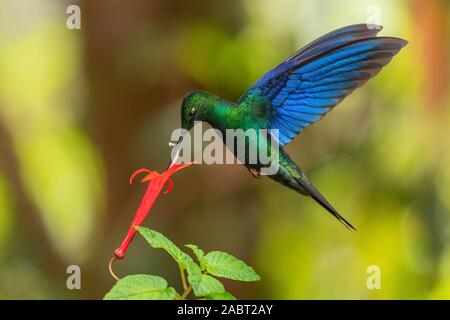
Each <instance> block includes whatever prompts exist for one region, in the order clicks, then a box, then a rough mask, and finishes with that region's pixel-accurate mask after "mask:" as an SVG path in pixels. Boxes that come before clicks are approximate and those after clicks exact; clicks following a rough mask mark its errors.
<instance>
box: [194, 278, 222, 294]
mask: <svg viewBox="0 0 450 320" xmlns="http://www.w3.org/2000/svg"><path fill="white" fill-rule="evenodd" d="M192 288H193V289H194V294H195V296H196V297H206V296H208V295H213V294H220V293H224V292H225V288H224V286H223V284H222V283H221V282H220V281H219V280H217V279H216V278H213V277H211V276H209V275H207V274H201V275H200V278H199V279H198V281H197V282H196V285H195V286H194V285H192Z"/></svg>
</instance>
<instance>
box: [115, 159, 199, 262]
mask: <svg viewBox="0 0 450 320" xmlns="http://www.w3.org/2000/svg"><path fill="white" fill-rule="evenodd" d="M192 164H193V163H188V164H172V165H171V166H170V167H169V168H168V169H167V170H166V171H164V172H163V173H161V174H159V173H158V172H156V171H150V170H148V169H139V170H137V171H136V172H134V173H133V174H132V175H131V177H130V184H131V183H133V179H134V178H135V177H136V176H137V175H139V174H141V173H143V172H146V173H148V174H147V175H146V176H145V177H144V178H143V179H142V180H141V182H142V183H144V182H148V186H147V190H146V191H145V194H144V197H143V198H142V200H141V203H140V205H139V207H138V209H137V210H136V214H135V215H134V218H133V221H132V222H131V226H130V228H129V229H128V233H127V235H126V237H125V239H124V240H123V241H122V243H121V244H120V246H119V247H118V248H117V249H116V250H115V251H114V256H115V257H116V259H123V258H124V257H125V253H126V251H127V249H128V246H129V245H130V243H131V241H132V240H133V237H134V235H135V234H136V229H135V226H140V225H142V223H143V222H144V219H145V217H146V216H147V215H148V213H149V212H150V209H151V208H152V206H153V204H154V203H155V201H156V199H158V196H159V194H160V193H161V190H162V189H163V187H164V185H165V184H166V183H167V182H168V186H167V189H166V191H165V192H164V193H168V192H170V190H172V181H171V180H170V176H171V175H172V174H174V173H175V172H176V171H178V170H181V169H183V168H185V167H188V166H190V165H192Z"/></svg>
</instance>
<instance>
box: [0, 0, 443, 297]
mask: <svg viewBox="0 0 450 320" xmlns="http://www.w3.org/2000/svg"><path fill="white" fill-rule="evenodd" d="M73 3H76V4H78V5H79V6H80V7H81V21H82V22H81V25H82V28H81V30H68V29H67V28H66V18H67V14H66V8H67V6H68V5H69V4H73ZM373 5H375V6H377V8H378V9H379V13H380V15H379V17H380V18H381V21H380V22H381V24H383V25H384V26H385V29H384V30H383V31H382V35H393V36H397V37H401V38H404V39H407V40H408V41H409V42H410V43H409V45H408V46H407V47H406V48H405V49H404V50H402V51H401V53H400V54H399V55H398V56H397V57H396V58H395V59H394V60H393V61H392V63H391V64H390V65H389V67H387V68H386V69H385V70H383V71H382V72H381V73H380V74H379V75H378V76H377V77H376V78H375V79H374V80H372V81H370V82H369V83H368V84H367V85H366V86H364V88H363V89H359V90H357V91H356V92H354V93H353V94H352V95H351V96H350V97H349V98H347V99H346V100H345V101H344V102H343V103H341V104H340V105H339V106H338V107H337V108H336V110H334V111H333V112H332V113H330V114H329V115H328V116H327V117H326V118H325V119H323V120H322V121H320V122H319V123H318V124H317V125H314V126H312V127H310V128H308V129H307V130H305V131H304V132H303V133H302V134H301V136H300V138H299V139H297V140H296V141H294V142H293V143H291V144H289V146H288V147H287V150H288V152H289V153H290V154H291V155H292V157H293V158H294V159H295V160H296V161H298V162H299V163H300V164H301V165H302V167H303V169H304V171H305V172H306V173H307V174H308V175H309V177H310V178H311V180H312V181H313V182H314V184H315V185H316V186H317V188H318V189H320V190H321V191H322V193H323V194H324V195H326V196H327V198H328V199H329V200H330V202H331V203H333V204H334V206H335V207H336V208H338V209H339V211H340V212H342V213H343V214H344V215H345V216H346V217H347V218H348V219H349V220H350V221H351V222H352V223H353V224H354V225H356V226H357V228H358V230H359V231H358V232H349V231H348V230H346V229H345V228H343V227H342V226H341V225H339V224H338V223H337V222H336V221H335V220H334V219H333V218H332V217H331V216H329V215H328V214H327V213H326V212H325V211H324V210H323V209H322V208H320V207H319V206H318V205H316V204H315V203H314V202H313V201H311V200H310V199H306V198H303V197H300V196H299V195H298V194H296V193H294V192H292V191H289V190H287V189H285V188H283V187H281V186H280V185H277V184H275V183H274V182H272V181H269V180H268V179H261V180H255V179H253V178H252V177H251V175H249V173H248V172H247V171H246V170H245V169H244V168H243V167H240V166H237V165H236V166H230V165H226V166H225V165H223V166H220V165H214V166H206V165H202V166H200V165H199V166H195V167H193V168H189V169H186V170H184V171H183V172H180V173H177V175H176V176H175V177H174V185H175V186H174V189H173V191H172V193H171V194H170V195H167V196H162V197H161V198H160V199H159V200H158V202H157V203H156V205H155V207H154V209H153V211H152V212H151V215H150V217H149V218H148V219H147V221H146V223H145V225H147V226H150V227H152V228H153V229H156V230H158V231H160V232H163V233H164V234H166V235H167V236H168V237H169V238H171V239H172V240H173V241H174V242H175V243H177V244H179V245H182V244H185V243H196V244H198V245H199V246H200V247H202V248H203V249H205V250H224V251H228V252H230V253H232V254H234V255H236V256H238V257H239V258H241V259H243V260H245V261H246V262H247V263H249V264H250V265H252V266H253V267H254V268H255V269H256V270H257V271H258V273H259V274H260V275H261V276H262V281H260V282H258V283H251V284H248V283H246V284H239V283H236V282H232V281H226V286H227V288H228V290H229V291H230V292H231V293H233V294H234V295H235V296H237V297H238V298H250V299H256V298H261V299H272V298H277V299H431V298H437V299H448V298H450V242H449V237H450V225H449V218H450V148H449V147H450V134H449V129H448V128H449V126H450V99H449V94H448V90H449V88H450V84H449V54H450V51H449V39H450V25H449V23H448V18H449V16H450V1H446V0H434V1H419V0H411V1H407V0H403V1H388V0H370V1H369V0H362V1H350V0H339V1H334V0H333V1H331V0H321V1H317V0H314V1H313V0H302V1H300V0H282V1H268V0H262V1H261V0H236V1H221V2H219V1H207V0H203V1H175V0H160V1H150V0H149V1H143V0H142V1H141V0H140V1H132V2H130V1H124V0H123V1H118V0H114V1H110V0H95V1H88V0H85V1H75V2H70V3H69V2H65V1H61V0H35V1H26V0H0V298H2V299H14V298H21V299H38V298H39V299H41V298H42V299H45V298H58V299H82V298H88V299H97V298H101V297H102V296H103V295H104V293H105V292H106V291H107V290H108V289H109V288H110V287H111V286H112V284H113V279H112V278H111V277H110V275H109V273H108V271H107V263H108V261H109V259H110V258H111V257H112V254H113V250H114V249H115V248H116V247H117V245H118V244H119V243H120V242H121V240H122V238H123V236H124V234H125V233H126V230H127V229H128V226H129V223H130V221H131V218H132V216H133V214H134V210H135V209H136V207H137V205H138V203H139V200H140V197H141V196H142V194H143V192H144V188H145V187H144V186H143V185H138V184H135V185H132V186H130V185H129V184H128V177H129V175H130V174H131V173H132V172H133V171H134V170H135V169H138V168H141V167H148V168H151V169H156V170H163V169H164V168H165V165H166V164H167V161H168V158H169V153H170V149H169V147H168V146H167V142H168V140H169V138H170V133H171V131H172V130H173V129H174V128H176V127H178V126H179V121H180V119H179V106H180V102H181V99H182V97H183V96H184V94H185V93H186V92H188V91H189V90H193V89H204V90H208V91H211V92H214V93H216V94H218V95H220V96H222V97H224V98H225V99H228V100H237V99H238V98H239V96H240V95H241V94H242V92H244V91H245V89H246V88H247V87H249V86H250V85H251V84H252V83H253V82H254V81H255V80H256V79H258V77H259V76H261V75H262V74H263V73H264V72H265V71H267V70H268V69H270V68H271V67H273V66H274V65H276V64H278V63H279V62H280V61H282V60H283V59H284V58H286V57H287V56H289V55H290V54H291V53H292V52H294V51H295V50H297V49H298V48H300V47H302V46H303V45H305V44H307V43H308V42H310V41H312V40H314V39H316V38H317V37H319V36H321V35H323V34H325V33H327V32H329V31H331V30H334V29H336V28H339V27H342V26H345V25H349V24H353V23H361V22H362V23H364V22H366V21H368V19H370V17H371V14H373V13H374V11H373V9H374V8H375V7H373ZM72 264H75V265H79V266H80V267H81V272H82V280H81V285H82V289H81V290H68V289H67V287H66V278H67V276H68V275H67V274H66V268H67V266H68V265H72ZM370 265H377V266H379V267H380V270H381V289H379V290H369V289H368V288H367V286H366V281H367V277H368V274H367V268H368V267H369V266H370ZM116 271H117V273H118V274H121V275H125V274H134V273H151V274H156V275H160V276H163V277H165V278H167V279H168V280H169V282H170V283H171V284H172V285H174V286H175V287H177V288H180V283H179V276H178V269H177V266H176V265H174V263H173V262H172V261H171V260H170V259H169V257H168V256H167V255H166V254H164V253H163V252H160V251H156V250H151V249H149V248H147V245H146V244H145V242H144V241H143V240H142V239H141V238H136V239H135V241H134V242H133V243H132V245H131V247H130V249H129V251H128V254H127V258H126V259H125V260H124V261H121V262H120V263H118V264H117V266H116Z"/></svg>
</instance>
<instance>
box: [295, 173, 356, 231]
mask: <svg viewBox="0 0 450 320" xmlns="http://www.w3.org/2000/svg"><path fill="white" fill-rule="evenodd" d="M297 182H298V183H299V184H300V186H301V187H302V188H303V190H302V191H306V193H307V195H308V196H310V197H311V198H313V199H314V200H315V201H316V202H317V203H318V204H320V205H321V206H322V207H324V208H325V209H326V210H327V211H328V212H329V213H331V214H332V215H333V216H334V217H335V218H336V219H338V220H339V221H340V222H341V223H342V224H343V225H344V226H346V227H347V228H349V229H351V230H354V231H356V228H355V227H354V226H353V225H352V224H351V223H350V222H348V221H347V220H346V219H345V218H344V217H343V216H341V215H340V214H339V212H337V211H336V209H335V208H334V207H333V206H332V205H331V204H330V203H329V202H328V201H327V199H325V197H324V196H323V195H322V194H321V193H320V192H319V190H317V189H316V188H315V187H314V186H313V185H312V184H311V183H309V182H307V181H304V180H303V179H302V178H300V179H297Z"/></svg>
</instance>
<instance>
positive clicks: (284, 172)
mask: <svg viewBox="0 0 450 320" xmlns="http://www.w3.org/2000/svg"><path fill="white" fill-rule="evenodd" d="M269 177H270V178H272V179H273V180H275V181H277V182H279V183H281V184H283V185H285V186H286V187H288V188H290V189H293V190H295V191H297V192H299V193H301V194H303V195H305V196H308V197H311V198H313V199H314V200H315V201H316V202H317V203H318V204H320V205H321V206H322V207H323V208H325V209H326V210H327V211H328V212H329V213H331V214H332V215H333V216H334V217H335V218H336V219H337V220H339V221H340V222H341V223H342V224H343V225H344V226H346V227H347V228H348V229H351V230H355V231H356V228H355V227H354V226H353V225H352V224H351V223H350V222H348V221H347V220H346V219H345V218H344V217H343V216H341V215H340V214H339V213H338V212H337V210H336V209H335V208H334V207H333V206H332V205H331V204H330V203H329V202H328V201H327V199H325V197H324V196H323V195H322V194H321V193H320V192H319V190H317V189H316V188H315V187H314V186H313V185H312V183H311V182H310V181H309V179H308V177H307V176H306V175H305V174H303V172H302V171H301V170H300V168H299V167H298V165H297V164H296V163H295V162H294V161H292V160H291V158H290V157H289V155H288V154H287V153H285V152H284V151H283V150H281V152H280V158H279V168H278V172H277V173H276V174H275V175H272V176H269Z"/></svg>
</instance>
